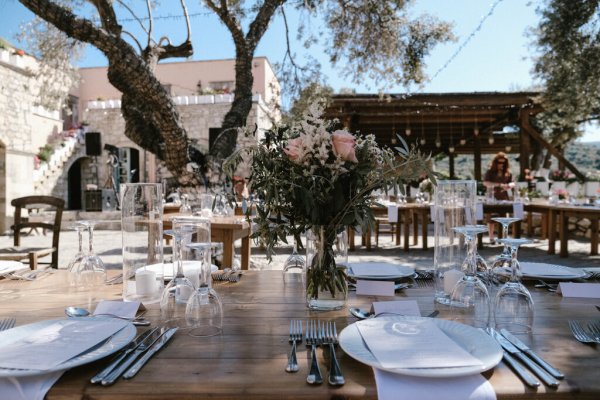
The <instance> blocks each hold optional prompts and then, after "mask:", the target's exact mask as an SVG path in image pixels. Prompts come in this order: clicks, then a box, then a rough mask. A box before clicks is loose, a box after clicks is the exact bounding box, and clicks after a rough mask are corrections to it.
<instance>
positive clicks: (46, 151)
mask: <svg viewBox="0 0 600 400" xmlns="http://www.w3.org/2000/svg"><path fill="white" fill-rule="evenodd" d="M53 151H54V147H52V145H50V144H45V145H44V146H43V147H40V151H39V152H38V154H37V156H38V158H39V159H40V161H42V162H48V161H50V157H51V156H52V152H53Z"/></svg>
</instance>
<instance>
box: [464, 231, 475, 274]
mask: <svg viewBox="0 0 600 400" xmlns="http://www.w3.org/2000/svg"><path fill="white" fill-rule="evenodd" d="M465 241H466V242H467V259H468V260H469V264H468V269H467V272H466V275H468V276H475V275H476V274H477V251H476V246H477V240H474V238H473V237H472V236H471V235H465Z"/></svg>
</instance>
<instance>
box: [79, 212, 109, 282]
mask: <svg viewBox="0 0 600 400" xmlns="http://www.w3.org/2000/svg"><path fill="white" fill-rule="evenodd" d="M77 223H78V224H81V225H82V227H84V228H87V231H88V252H87V254H86V255H85V256H84V257H83V259H82V260H81V262H80V263H79V267H78V268H77V269H76V271H75V274H76V278H75V282H76V284H77V285H78V286H80V287H84V288H85V287H92V286H98V285H101V284H103V283H105V282H106V267H105V266H104V262H102V259H100V257H98V255H97V254H96V253H94V226H96V223H97V221H92V220H85V221H78V222H77Z"/></svg>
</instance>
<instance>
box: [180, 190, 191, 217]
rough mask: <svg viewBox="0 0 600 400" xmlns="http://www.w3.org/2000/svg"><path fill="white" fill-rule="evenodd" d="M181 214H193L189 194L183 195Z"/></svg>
mask: <svg viewBox="0 0 600 400" xmlns="http://www.w3.org/2000/svg"><path fill="white" fill-rule="evenodd" d="M179 214H189V215H191V214H192V206H191V205H190V199H189V196H188V195H187V194H183V195H181V206H180V207H179Z"/></svg>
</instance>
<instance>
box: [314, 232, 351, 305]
mask: <svg viewBox="0 0 600 400" xmlns="http://www.w3.org/2000/svg"><path fill="white" fill-rule="evenodd" d="M347 241H348V236H347V235H346V232H345V230H344V231H343V232H341V233H339V234H338V233H337V232H336V231H335V230H333V229H331V228H328V227H326V226H315V227H313V228H312V229H311V230H309V231H308V232H307V233H306V304H307V306H308V308H310V309H311V310H339V309H341V308H343V307H344V306H345V305H346V300H347V297H348V283H347V281H346V267H345V263H346V262H347V259H348V252H347V251H348V242H347Z"/></svg>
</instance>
